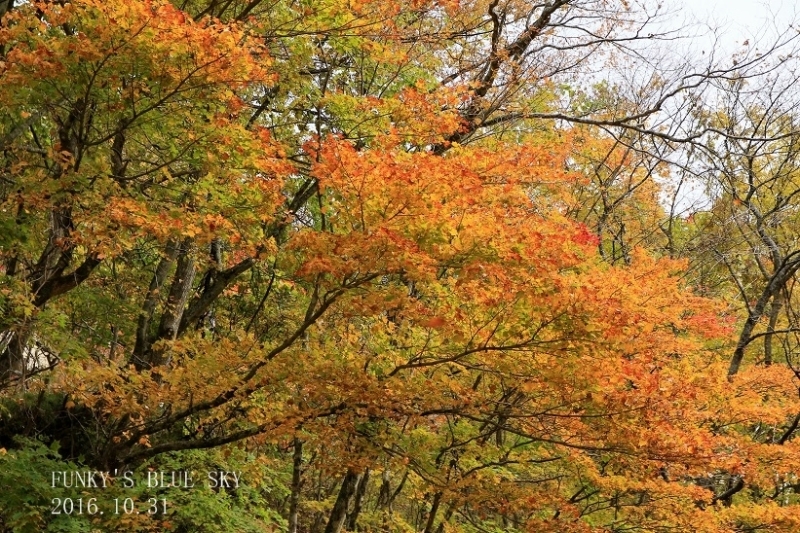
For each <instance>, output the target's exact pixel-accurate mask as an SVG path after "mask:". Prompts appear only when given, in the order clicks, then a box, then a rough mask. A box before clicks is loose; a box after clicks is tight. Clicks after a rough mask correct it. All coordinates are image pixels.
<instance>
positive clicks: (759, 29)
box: [673, 0, 800, 47]
mask: <svg viewBox="0 0 800 533" xmlns="http://www.w3.org/2000/svg"><path fill="white" fill-rule="evenodd" d="M673 5H678V6H681V5H682V6H683V8H682V11H684V12H685V13H686V15H688V16H689V17H690V18H695V19H697V20H699V21H701V22H705V23H706V24H708V26H710V27H715V28H719V30H720V35H721V37H722V41H723V44H724V45H725V47H729V46H730V47H736V46H739V45H741V44H742V43H743V42H744V41H746V40H749V41H750V42H755V40H759V39H758V38H759V37H760V36H761V37H766V36H771V37H776V36H777V33H778V31H786V29H787V26H788V24H791V23H793V22H794V21H797V20H798V18H800V17H798V5H797V3H796V2H795V1H794V0H675V4H673ZM795 27H797V26H795Z"/></svg>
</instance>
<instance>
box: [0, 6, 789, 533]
mask: <svg viewBox="0 0 800 533" xmlns="http://www.w3.org/2000/svg"><path fill="white" fill-rule="evenodd" d="M661 9H662V8H661V7H660V6H659V7H655V6H634V5H631V4H630V3H628V2H616V1H609V0H586V1H579V2H569V1H566V0H563V1H562V0H551V1H548V2H545V3H543V4H537V5H531V4H529V3H526V2H516V1H511V0H510V1H507V2H500V1H497V0H491V1H479V2H470V3H459V2H439V1H434V2H425V1H418V0H409V1H390V2H372V1H366V2H339V1H336V0H331V1H324V2H272V3H267V2H260V1H258V0H254V1H250V2H243V1H238V0H233V1H228V2H218V1H211V2H199V1H192V0H189V1H185V2H182V3H170V2H167V1H163V0H149V1H135V2H128V3H125V2H99V1H94V0H79V1H76V2H71V3H63V2H50V1H42V2H31V3H14V2H5V3H0V17H2V18H0V101H2V102H3V103H4V104H5V108H6V109H8V110H9V112H8V113H6V114H4V115H2V116H1V117H0V150H2V156H1V157H0V173H1V174H0V179H1V180H2V182H1V183H0V202H2V206H1V207H0V209H1V210H0V225H1V226H2V231H0V261H1V262H2V267H0V276H1V277H0V307H1V308H2V316H1V317H0V387H2V388H1V390H2V393H1V394H2V396H0V398H1V399H2V404H0V407H1V408H0V416H2V426H0V444H1V445H2V446H3V448H0V462H2V464H3V468H2V469H0V472H3V473H2V474H0V476H2V477H0V479H2V480H3V481H4V484H7V485H8V486H11V487H14V490H12V491H11V492H10V493H9V496H0V526H2V527H3V528H4V529H5V530H8V531H28V530H29V531H41V530H48V528H49V530H53V531H55V530H63V529H64V528H65V527H67V526H69V527H76V528H84V529H88V528H90V527H94V528H101V529H103V530H108V531H113V530H117V529H124V530H126V531H136V530H139V531H147V530H151V531H156V530H157V531H163V530H173V531H187V530H188V531H198V530H209V531H210V530H217V531H218V530H220V529H219V528H220V527H227V528H228V530H235V531H246V530H253V531H258V530H264V529H265V528H268V527H274V526H278V527H281V528H284V527H285V528H286V529H288V530H290V531H292V532H293V533H294V532H297V531H310V532H315V533H317V532H323V531H324V532H325V533H339V532H340V531H343V530H351V531H352V530H356V529H359V528H363V529H365V530H387V529H391V530H397V531H401V530H409V529H411V528H414V529H415V530H418V531H425V532H426V533H433V532H436V533H443V532H444V531H451V530H453V531H475V530H486V529H491V528H495V529H498V528H505V529H507V530H519V531H526V530H527V531H560V532H568V531H592V530H595V531H607V530H623V529H637V528H638V529H639V530H643V531H656V530H659V529H663V528H666V527H670V528H673V529H677V530H683V531H708V532H715V533H719V532H722V531H736V530H742V529H744V528H747V527H755V528H757V527H767V526H769V527H772V528H774V529H776V530H783V531H793V530H796V529H797V527H798V523H797V518H796V508H795V506H794V505H793V504H794V501H793V500H791V499H790V500H786V499H785V497H787V495H789V494H790V490H789V489H790V488H791V487H789V485H787V484H790V474H791V473H793V472H797V471H798V465H796V464H795V463H796V459H795V458H796V457H797V450H796V449H795V448H796V444H795V443H794V441H793V440H792V439H791V435H792V434H793V432H794V429H796V424H795V427H789V428H785V429H784V430H783V432H782V435H785V437H780V439H774V438H772V437H769V438H767V437H764V438H760V439H756V440H754V439H752V438H751V437H750V434H749V432H750V430H751V429H752V424H753V423H757V424H759V427H762V426H763V427H771V428H778V427H781V424H783V423H784V422H785V420H787V418H788V417H790V416H791V415H792V414H793V413H796V412H797V405H796V393H797V389H796V387H794V386H793V385H792V381H791V375H790V374H789V373H787V370H786V368H784V367H780V366H777V365H775V366H774V367H772V368H766V369H764V368H756V367H753V368H748V369H746V370H745V371H743V372H742V375H743V379H742V380H738V381H735V382H734V383H733V384H731V383H729V382H728V380H727V379H726V373H725V371H724V367H725V365H726V363H727V361H728V356H729V353H728V352H727V351H726V349H727V346H728V341H729V337H730V332H731V326H730V324H728V323H727V322H726V321H725V320H724V317H723V316H722V315H723V307H722V306H721V305H720V304H719V303H718V302H715V301H712V300H709V299H704V298H701V297H698V296H696V295H695V294H694V293H693V292H692V291H691V290H690V288H689V287H687V284H686V283H685V282H684V281H683V280H682V277H681V274H682V273H683V272H684V271H685V269H686V263H685V262H682V261H680V260H676V259H673V258H658V257H655V256H654V255H653V254H649V253H648V251H647V250H646V249H645V248H644V247H643V246H642V245H648V246H650V244H652V239H651V238H650V237H649V235H651V234H657V233H658V232H656V231H655V230H653V229H652V228H650V227H649V226H651V225H652V224H654V223H655V221H656V220H657V218H658V216H657V213H658V212H659V211H658V206H657V195H658V190H657V187H656V186H655V184H654V182H653V177H654V175H655V174H657V173H660V172H662V169H663V167H664V165H665V164H666V160H667V158H666V157H664V156H663V153H659V152H657V151H655V150H653V151H652V153H650V156H647V153H648V150H650V148H651V147H653V146H658V147H662V148H664V147H667V148H669V147H671V144H670V143H673V144H679V143H700V142H701V140H702V139H704V137H703V136H704V135H707V134H709V133H714V132H717V131H722V130H720V129H719V127H718V126H717V125H716V124H715V123H708V122H707V123H704V124H703V123H700V121H699V120H697V117H699V116H700V115H699V114H698V113H696V112H695V111H696V107H695V104H694V103H693V102H695V98H696V96H697V91H700V90H701V89H702V88H703V87H706V86H707V84H708V83H709V81H712V80H715V79H726V78H727V77H729V75H730V74H731V73H732V72H733V71H734V70H735V69H734V67H729V66H724V65H718V64H714V63H709V64H707V65H703V66H702V67H698V68H695V67H693V66H692V65H690V64H689V63H685V62H678V63H677V64H676V65H675V68H674V69H672V70H670V71H664V72H660V73H657V72H650V71H647V75H645V76H640V77H639V78H636V77H633V78H629V79H626V78H621V79H623V80H625V82H626V84H625V85H620V86H619V87H618V88H616V89H615V90H609V91H606V93H604V95H603V96H604V97H603V98H602V99H595V100H594V101H593V102H590V101H589V99H584V100H582V101H581V102H577V101H576V100H575V98H574V96H575V95H576V94H578V93H577V92H575V91H574V86H576V85H577V84H580V83H581V82H580V80H581V79H582V76H583V75H584V74H587V73H589V72H590V71H591V70H592V69H594V68H596V66H597V64H598V63H597V62H603V61H604V62H605V64H606V65H607V66H608V68H611V67H612V66H614V65H622V66H623V68H622V69H620V70H621V71H624V70H625V69H626V68H628V67H629V66H630V65H638V66H639V67H640V68H642V69H645V67H647V65H646V63H642V62H641V61H640V59H641V49H639V48H637V46H638V44H639V42H640V41H641V42H645V41H646V42H648V43H650V42H653V41H665V42H670V40H671V39H673V38H675V34H673V33H671V32H654V31H650V30H648V23H649V22H650V20H651V19H652V18H653V17H654V16H656V15H657V14H658V13H659V12H660V10H661ZM787 42H790V41H787ZM767 55H768V56H769V54H767ZM769 57H771V56H769ZM769 57H768V58H767V59H769ZM761 61H762V59H757V58H755V57H753V58H750V59H747V60H746V61H744V62H743V64H742V65H739V66H738V67H736V68H737V69H738V70H737V71H739V72H742V71H743V69H745V70H746V69H748V68H749V69H751V71H750V72H753V73H755V72H756V69H757V68H759V65H762V63H761ZM763 61H766V59H763ZM781 61H782V60H781ZM647 68H649V67H647ZM566 81H569V82H571V84H572V85H569V84H567V85H563V84H562V82H566ZM665 109H668V110H670V112H671V113H673V115H674V116H678V117H685V118H687V119H689V118H692V119H695V122H694V123H693V124H698V123H699V126H700V128H699V129H698V130H691V131H688V130H686V128H687V127H688V125H689V124H690V122H686V123H684V122H682V121H681V120H674V121H673V122H672V123H669V124H667V123H666V122H665V121H664V118H663V115H660V114H659V113H662V112H663V111H664V110H665ZM725 133H726V134H727V137H725V138H726V139H728V138H731V139H735V138H736V136H737V134H736V133H730V132H725ZM771 134H772V132H771ZM648 143H649V144H648ZM653 143H655V144H653ZM666 175H667V173H666V171H664V176H666ZM576 199H577V203H576ZM597 202H599V204H598V203H597ZM576 205H577V206H578V207H576ZM596 205H602V206H603V207H602V210H597V209H595V208H594V207H592V206H596ZM640 214H641V215H642V216H639V215H640ZM575 218H580V220H577V221H576V220H575ZM634 219H635V224H634V223H633V222H631V221H632V220H634ZM623 225H625V227H628V228H630V230H635V231H633V233H634V234H635V236H636V238H634V239H631V238H630V234H628V235H627V236H626V235H622V227H623ZM617 245H618V246H619V247H617ZM609 250H610V251H611V252H610V257H609ZM604 254H605V255H606V257H605V259H609V258H610V259H611V261H604V260H603V259H604V258H603V255H604ZM611 263H613V264H611ZM777 440H780V442H779V443H778V442H777ZM751 458H756V459H755V460H751ZM231 465H233V467H236V468H241V469H243V470H244V471H245V472H246V473H247V474H248V475H249V476H250V480H251V481H250V485H249V488H245V489H242V490H241V491H238V490H237V491H236V492H235V493H234V494H228V493H225V491H220V492H219V493H214V492H209V491H206V492H201V493H199V494H201V496H200V497H199V498H200V499H199V500H198V501H200V502H202V505H201V506H200V507H195V506H192V505H193V504H191V499H190V496H189V495H186V494H183V495H179V496H176V495H175V494H172V493H170V498H177V502H178V503H180V504H183V505H184V507H181V505H176V506H174V507H173V508H172V509H171V510H170V511H169V512H162V513H158V514H156V515H154V516H150V515H141V516H138V517H133V516H131V517H126V518H125V521H123V522H120V521H119V520H118V519H117V521H115V518H114V517H108V516H106V517H105V518H102V517H98V516H82V517H69V520H73V521H72V522H70V521H69V520H67V522H68V523H65V522H64V519H65V518H67V517H60V518H53V516H52V515H49V514H48V513H47V509H48V507H47V505H48V503H49V501H50V498H52V497H56V496H59V494H56V493H54V488H53V487H48V484H47V482H46V477H42V476H46V474H45V472H46V471H47V470H48V469H51V470H52V469H54V468H60V469H62V470H67V469H70V468H77V467H82V466H86V467H91V468H98V469H103V470H108V471H114V470H115V469H117V470H121V469H123V468H129V469H134V470H135V469H139V471H142V472H143V471H146V470H147V469H148V468H156V469H158V468H161V469H175V470H177V469H184V468H188V469H192V468H198V469H203V468H223V467H225V468H228V467H232V466H231ZM776 471H779V472H780V473H781V475H783V476H784V477H782V478H781V482H780V483H781V485H780V486H781V487H783V488H782V489H781V490H779V491H778V492H777V493H776V494H775V495H771V496H770V494H771V492H772V491H773V489H775V490H777V489H776V488H775V483H776V482H775V479H776V478H775V472H776ZM720 473H724V474H725V475H726V476H727V477H725V478H724V480H725V481H726V482H727V483H728V484H729V485H730V486H724V487H723V486H720V485H719V484H718V483H716V480H718V479H722V476H720ZM26 476H27V478H28V479H30V480H31V483H30V485H29V487H30V488H27V487H26V486H25V483H24V482H22V481H21V480H24V479H26ZM745 477H746V479H747V486H748V490H750V491H751V492H752V493H753V494H752V495H751V496H752V497H748V498H747V499H743V500H741V501H738V500H737V501H734V499H733V497H734V495H735V494H738V493H739V492H741V491H742V486H743V481H742V480H743V479H744V478H745ZM708 479H712V480H715V481H714V482H712V483H709V482H707V480H708ZM787 487H788V488H787ZM114 490H117V491H118V492H115V493H114V494H119V495H122V494H125V493H124V491H123V489H122V488H121V487H117V488H115V489H114ZM155 494H158V495H162V493H159V492H157V491H155V492H154V491H150V492H147V491H145V490H144V489H143V488H140V489H139V492H137V493H136V494H135V496H136V497H137V498H145V497H151V496H153V495H155ZM59 497H60V496H59ZM779 497H780V498H783V499H780V498H779ZM734 503H735V504H736V505H733V504H734ZM778 503H780V504H781V505H780V506H779V505H778ZM790 504H792V505H790ZM186 506H188V507H186ZM232 506H234V507H235V506H238V507H235V508H239V509H243V510H246V511H247V512H246V513H238V516H237V513H233V512H232V511H231V507H232ZM20 509H23V510H24V511H23V512H21V511H20ZM200 509H202V510H203V511H202V512H199V510H200ZM191 510H194V511H197V512H196V513H195V514H192V512H191ZM242 515H244V517H243V516H242ZM69 524H72V525H71V526H70V525H69ZM76 524H77V525H76ZM220 524H222V525H223V526H220Z"/></svg>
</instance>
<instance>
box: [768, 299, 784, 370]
mask: <svg viewBox="0 0 800 533" xmlns="http://www.w3.org/2000/svg"><path fill="white" fill-rule="evenodd" d="M782 308H783V292H781V291H778V292H777V293H776V294H775V296H774V297H773V298H772V305H771V306H770V309H769V324H768V325H767V334H766V335H765V336H764V364H765V365H767V366H769V365H771V364H772V337H773V336H774V335H775V326H776V325H777V323H778V315H779V314H780V312H781V309H782Z"/></svg>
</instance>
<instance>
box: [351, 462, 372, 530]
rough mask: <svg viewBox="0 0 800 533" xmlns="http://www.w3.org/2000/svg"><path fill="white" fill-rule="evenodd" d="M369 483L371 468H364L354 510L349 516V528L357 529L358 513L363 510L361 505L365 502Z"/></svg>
mask: <svg viewBox="0 0 800 533" xmlns="http://www.w3.org/2000/svg"><path fill="white" fill-rule="evenodd" d="M367 483H369V468H367V469H366V470H364V474H363V475H362V476H361V480H360V481H359V483H358V488H357V489H356V497H355V502H354V503H353V512H352V513H350V515H349V516H348V517H347V530H348V531H355V530H356V524H357V523H358V515H359V513H360V512H361V507H362V504H363V502H364V495H365V494H366V493H367Z"/></svg>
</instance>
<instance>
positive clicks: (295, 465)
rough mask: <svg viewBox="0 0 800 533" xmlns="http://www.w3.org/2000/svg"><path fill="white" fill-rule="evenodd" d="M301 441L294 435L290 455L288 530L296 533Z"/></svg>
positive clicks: (301, 452)
mask: <svg viewBox="0 0 800 533" xmlns="http://www.w3.org/2000/svg"><path fill="white" fill-rule="evenodd" d="M302 466H303V441H301V440H300V439H298V438H297V437H295V439H294V454H293V455H292V494H291V496H290V498H289V531H288V533H297V518H298V505H299V503H300V484H301V482H302V478H301V476H302V470H301V468H302Z"/></svg>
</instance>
